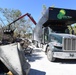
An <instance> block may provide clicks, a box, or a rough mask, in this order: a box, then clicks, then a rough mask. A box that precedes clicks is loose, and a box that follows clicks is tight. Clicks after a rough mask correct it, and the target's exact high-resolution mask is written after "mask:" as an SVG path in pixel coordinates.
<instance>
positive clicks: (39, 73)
mask: <svg viewBox="0 0 76 75" xmlns="http://www.w3.org/2000/svg"><path fill="white" fill-rule="evenodd" d="M28 75H46V72H44V71H39V70H35V69H31V70H30V72H29V74H28Z"/></svg>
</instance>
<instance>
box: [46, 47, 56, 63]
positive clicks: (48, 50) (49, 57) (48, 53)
mask: <svg viewBox="0 0 76 75" xmlns="http://www.w3.org/2000/svg"><path fill="white" fill-rule="evenodd" d="M47 58H48V60H49V61H50V62H53V61H55V58H54V57H53V52H52V50H50V48H49V47H48V48H47Z"/></svg>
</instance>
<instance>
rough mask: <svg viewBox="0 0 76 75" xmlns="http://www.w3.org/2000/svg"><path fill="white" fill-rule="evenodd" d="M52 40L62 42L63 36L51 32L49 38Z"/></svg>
mask: <svg viewBox="0 0 76 75" xmlns="http://www.w3.org/2000/svg"><path fill="white" fill-rule="evenodd" d="M48 39H49V41H50V42H55V41H56V42H58V43H61V44H62V37H61V36H59V35H54V34H51V35H50V37H49V38H48Z"/></svg>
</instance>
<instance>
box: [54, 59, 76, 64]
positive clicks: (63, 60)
mask: <svg viewBox="0 0 76 75" xmlns="http://www.w3.org/2000/svg"><path fill="white" fill-rule="evenodd" d="M55 63H61V64H76V60H75V59H56V61H55Z"/></svg>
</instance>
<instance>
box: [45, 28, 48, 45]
mask: <svg viewBox="0 0 76 75" xmlns="http://www.w3.org/2000/svg"><path fill="white" fill-rule="evenodd" d="M48 34H49V29H48V27H46V28H44V43H45V44H46V43H48Z"/></svg>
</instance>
